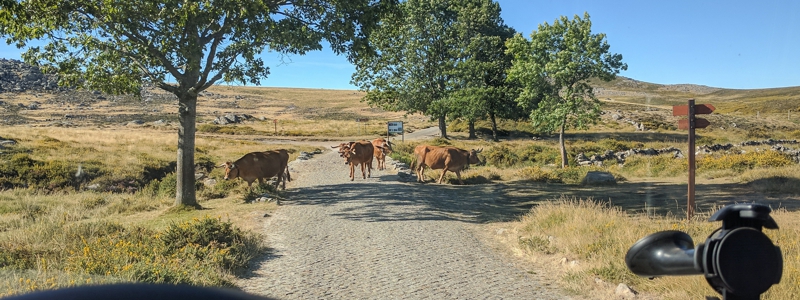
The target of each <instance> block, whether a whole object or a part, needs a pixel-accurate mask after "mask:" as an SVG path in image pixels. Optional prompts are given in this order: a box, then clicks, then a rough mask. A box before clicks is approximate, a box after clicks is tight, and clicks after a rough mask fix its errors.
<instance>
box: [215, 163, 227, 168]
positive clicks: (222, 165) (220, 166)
mask: <svg viewBox="0 0 800 300" xmlns="http://www.w3.org/2000/svg"><path fill="white" fill-rule="evenodd" d="M225 164H226V163H221V164H220V165H219V166H216V167H215V168H224V167H225Z"/></svg>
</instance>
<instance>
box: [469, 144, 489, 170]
mask: <svg viewBox="0 0 800 300" xmlns="http://www.w3.org/2000/svg"><path fill="white" fill-rule="evenodd" d="M481 152H483V148H480V149H477V150H476V149H472V150H469V163H470V164H473V165H476V166H482V165H485V164H486V161H481V159H480V158H478V153H481Z"/></svg>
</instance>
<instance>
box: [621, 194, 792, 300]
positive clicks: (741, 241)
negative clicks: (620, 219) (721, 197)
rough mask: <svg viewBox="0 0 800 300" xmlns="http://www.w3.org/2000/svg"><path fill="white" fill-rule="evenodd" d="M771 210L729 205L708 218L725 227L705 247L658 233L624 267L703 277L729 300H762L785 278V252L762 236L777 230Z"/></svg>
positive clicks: (631, 252) (648, 273) (632, 253)
mask: <svg viewBox="0 0 800 300" xmlns="http://www.w3.org/2000/svg"><path fill="white" fill-rule="evenodd" d="M771 211H772V210H771V209H770V208H769V207H768V206H765V205H761V204H755V203H753V204H732V205H728V206H725V207H723V208H722V209H720V210H719V211H717V212H716V213H714V215H712V216H711V218H709V219H708V221H709V222H715V221H722V227H720V228H718V229H716V230H714V232H712V233H711V235H710V236H709V237H708V239H706V241H705V243H700V244H698V245H697V247H695V246H694V242H693V241H692V238H691V237H690V236H689V235H688V234H686V233H684V232H681V231H675V230H670V231H661V232H657V233H654V234H651V235H648V236H646V237H644V238H642V239H640V240H639V241H637V242H636V243H635V244H633V246H631V248H630V249H629V250H628V253H627V254H626V255H625V264H627V265H628V269H630V270H631V272H633V273H634V274H636V275H639V276H646V277H651V278H653V277H657V276H673V275H700V274H704V275H705V277H706V281H708V284H709V285H711V287H712V288H714V290H716V291H717V292H718V293H720V294H721V295H722V298H723V299H725V300H739V299H759V298H760V297H761V294H762V293H764V292H766V291H767V290H769V288H770V287H771V286H772V285H773V284H777V283H779V282H780V281H781V276H782V273H783V256H782V254H781V249H780V248H779V247H777V246H775V245H774V244H773V243H772V241H771V240H770V239H769V237H767V236H766V235H765V234H764V233H763V232H761V229H762V228H767V229H778V224H777V223H775V220H774V219H772V217H771V216H770V215H769V213H770V212H771ZM708 299H718V298H716V297H708Z"/></svg>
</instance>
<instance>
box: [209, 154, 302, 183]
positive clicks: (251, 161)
mask: <svg viewBox="0 0 800 300" xmlns="http://www.w3.org/2000/svg"><path fill="white" fill-rule="evenodd" d="M288 164H289V153H288V152H287V151H286V150H283V149H280V150H273V151H265V152H251V153H247V154H245V155H244V156H242V158H240V159H238V160H236V161H235V162H229V161H228V162H225V163H224V164H222V165H220V167H225V180H228V179H236V178H237V177H239V178H241V179H243V180H244V181H246V182H247V187H248V188H251V187H252V185H253V181H255V180H256V179H258V183H259V184H264V179H270V178H272V177H274V176H277V177H278V181H277V182H275V188H278V184H279V183H281V182H283V189H284V190H285V189H286V179H287V178H289V177H290V175H289V167H288Z"/></svg>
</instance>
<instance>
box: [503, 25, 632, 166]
mask: <svg viewBox="0 0 800 300" xmlns="http://www.w3.org/2000/svg"><path fill="white" fill-rule="evenodd" d="M591 29H592V22H591V21H590V20H589V14H588V13H584V15H583V19H581V18H580V17H579V16H577V15H575V17H574V18H573V19H572V20H569V19H568V18H567V17H564V16H562V17H561V18H560V19H557V20H555V21H554V22H553V25H549V24H547V23H546V22H545V23H544V24H542V25H539V27H538V29H537V30H535V31H533V32H532V33H531V35H530V41H528V40H526V39H525V38H523V37H522V35H519V34H517V35H516V36H514V37H513V38H511V39H510V40H509V41H508V42H507V46H508V52H509V53H511V54H512V55H513V56H514V58H513V61H512V67H511V69H510V70H509V73H508V76H509V80H512V81H515V82H518V83H519V84H520V85H521V86H522V91H521V92H520V95H519V97H518V98H517V100H518V102H519V103H520V105H522V106H524V107H527V108H530V109H532V110H533V112H532V113H531V121H532V123H533V125H534V126H535V127H537V128H539V129H540V130H542V131H546V132H558V134H559V135H558V137H559V143H560V145H561V167H562V168H564V167H566V166H567V151H566V148H565V145H564V131H565V130H566V129H568V128H577V129H585V128H587V126H588V125H589V124H592V123H594V122H595V121H596V120H597V118H598V117H599V115H600V101H598V100H597V98H596V97H595V95H594V92H593V90H592V87H591V86H590V85H589V84H588V80H589V79H591V78H598V79H601V80H604V81H610V80H612V79H614V78H615V77H616V74H618V73H619V71H620V70H627V69H628V65H627V64H624V63H622V55H620V54H612V53H609V48H610V46H609V45H608V43H607V42H606V40H605V34H602V33H600V34H592V33H591Z"/></svg>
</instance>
